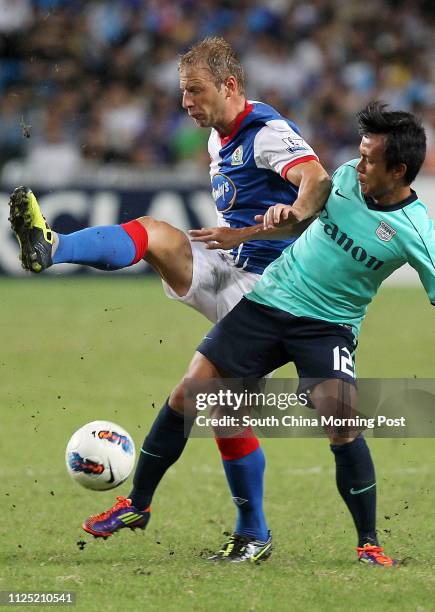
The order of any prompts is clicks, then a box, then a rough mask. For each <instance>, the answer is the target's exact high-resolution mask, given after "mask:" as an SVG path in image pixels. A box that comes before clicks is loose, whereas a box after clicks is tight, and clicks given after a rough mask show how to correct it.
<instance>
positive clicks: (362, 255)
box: [323, 223, 385, 270]
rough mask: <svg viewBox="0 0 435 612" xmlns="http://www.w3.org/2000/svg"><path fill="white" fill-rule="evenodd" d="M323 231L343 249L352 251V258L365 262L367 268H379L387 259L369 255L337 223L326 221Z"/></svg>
mask: <svg viewBox="0 0 435 612" xmlns="http://www.w3.org/2000/svg"><path fill="white" fill-rule="evenodd" d="M323 231H324V232H325V234H326V235H327V236H329V237H330V238H331V240H334V242H335V243H336V244H338V246H340V247H341V248H342V249H343V251H345V252H346V253H347V252H350V255H351V256H352V258H353V259H354V260H355V261H358V262H360V263H363V264H364V265H365V267H366V268H370V269H372V270H379V268H380V267H381V266H383V265H384V263H385V261H382V260H381V259H377V258H376V257H374V256H373V255H369V254H368V253H367V251H366V250H365V249H364V248H363V247H361V246H358V245H354V241H353V239H352V238H351V237H350V236H348V234H346V232H342V231H341V230H340V228H339V227H338V225H335V223H328V224H326V223H325V225H324V226H323Z"/></svg>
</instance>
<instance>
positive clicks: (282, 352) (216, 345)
mask: <svg viewBox="0 0 435 612" xmlns="http://www.w3.org/2000/svg"><path fill="white" fill-rule="evenodd" d="M355 348H356V341H355V338H354V335H353V333H352V331H351V329H350V327H349V328H348V327H347V326H344V325H338V324H335V323H329V322H327V321H322V320H320V319H312V318H310V317H296V316H294V315H292V314H290V313H288V312H285V311H283V310H279V309H277V308H272V307H270V306H265V305H263V304H258V303H257V302H254V301H252V300H248V299H247V298H242V300H241V301H240V302H239V303H238V304H237V305H236V306H235V307H234V308H233V310H232V311H231V312H230V313H229V314H227V315H226V317H224V318H223V319H222V320H221V321H220V322H219V323H218V324H217V325H215V327H213V329H212V330H211V331H210V332H208V333H207V335H206V336H205V337H204V339H203V341H202V342H201V344H200V345H199V347H198V349H197V350H198V351H199V352H200V353H202V355H204V356H205V357H207V359H209V360H210V361H211V362H212V363H213V364H214V365H215V366H216V367H217V368H218V370H219V371H220V373H221V375H222V376H225V377H227V378H262V377H263V376H265V375H266V374H268V373H269V372H271V371H273V370H276V369H277V368H279V367H281V366H282V365H284V364H286V363H288V362H290V361H292V362H294V364H295V366H296V369H297V371H298V375H299V378H300V379H304V380H310V381H311V384H305V385H302V386H303V387H305V388H308V387H311V386H314V384H317V383H318V382H320V381H321V380H324V379H331V378H340V379H344V380H347V381H349V382H352V383H354V381H355V372H354V361H353V354H354V351H355ZM301 382H302V380H301Z"/></svg>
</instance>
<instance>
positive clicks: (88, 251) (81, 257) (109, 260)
mask: <svg viewBox="0 0 435 612" xmlns="http://www.w3.org/2000/svg"><path fill="white" fill-rule="evenodd" d="M57 236H58V239H59V245H58V247H57V250H56V252H55V254H54V255H53V263H54V264H57V263H77V264H82V265H85V266H91V267H93V268H98V269H99V270H118V269H120V268H125V267H127V266H129V265H131V264H132V263H133V261H134V259H135V257H136V246H135V243H134V242H133V240H132V238H131V237H130V236H129V234H128V233H127V232H126V231H125V229H124V228H123V227H121V225H103V226H100V227H88V228H87V229H84V230H80V231H78V232H73V233H72V234H58V235H57Z"/></svg>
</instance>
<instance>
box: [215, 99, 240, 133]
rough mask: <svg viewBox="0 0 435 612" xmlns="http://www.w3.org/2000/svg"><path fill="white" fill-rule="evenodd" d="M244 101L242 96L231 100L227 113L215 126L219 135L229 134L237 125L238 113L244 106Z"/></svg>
mask: <svg viewBox="0 0 435 612" xmlns="http://www.w3.org/2000/svg"><path fill="white" fill-rule="evenodd" d="M246 103H247V101H246V99H245V98H244V97H237V98H234V99H232V100H231V104H230V105H229V106H228V109H227V113H226V114H225V117H224V118H223V120H222V122H221V124H220V125H216V126H215V128H216V129H217V131H218V132H219V134H220V135H221V136H228V135H229V134H231V132H232V131H233V130H234V128H235V126H236V125H237V122H238V120H239V117H240V115H241V114H242V113H243V112H244V110H245V108H246Z"/></svg>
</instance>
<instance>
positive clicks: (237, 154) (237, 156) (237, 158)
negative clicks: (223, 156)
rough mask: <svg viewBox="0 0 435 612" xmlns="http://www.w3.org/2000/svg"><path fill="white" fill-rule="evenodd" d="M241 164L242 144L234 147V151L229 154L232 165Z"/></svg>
mask: <svg viewBox="0 0 435 612" xmlns="http://www.w3.org/2000/svg"><path fill="white" fill-rule="evenodd" d="M242 164H243V145H240V146H239V147H237V149H235V151H234V153H233V154H232V156H231V165H232V166H241V165H242Z"/></svg>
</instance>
